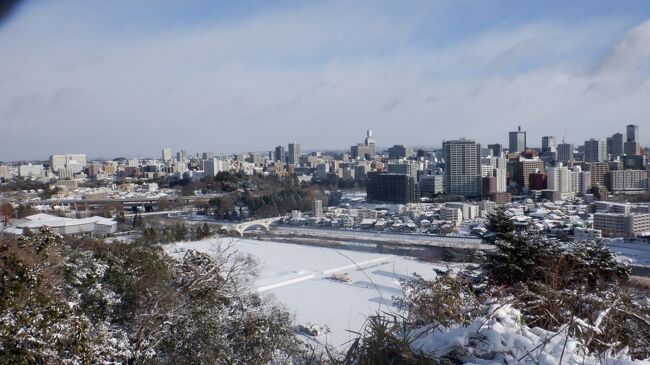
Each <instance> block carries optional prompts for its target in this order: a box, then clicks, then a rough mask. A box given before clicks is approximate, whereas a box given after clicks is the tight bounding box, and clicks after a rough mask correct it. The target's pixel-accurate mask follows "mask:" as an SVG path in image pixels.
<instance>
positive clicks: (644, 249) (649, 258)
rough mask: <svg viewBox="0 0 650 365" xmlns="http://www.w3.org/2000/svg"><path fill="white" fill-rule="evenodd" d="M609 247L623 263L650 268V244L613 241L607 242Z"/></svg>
mask: <svg viewBox="0 0 650 365" xmlns="http://www.w3.org/2000/svg"><path fill="white" fill-rule="evenodd" d="M607 246H608V247H609V249H610V250H612V251H614V252H615V253H616V254H617V255H618V256H619V257H620V258H621V259H623V261H627V262H629V263H631V264H634V265H641V266H650V244H648V243H647V242H643V241H633V242H624V241H617V240H612V241H609V242H607Z"/></svg>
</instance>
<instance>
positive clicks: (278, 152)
mask: <svg viewBox="0 0 650 365" xmlns="http://www.w3.org/2000/svg"><path fill="white" fill-rule="evenodd" d="M275 161H281V162H283V163H286V162H287V153H286V151H285V150H284V146H275Z"/></svg>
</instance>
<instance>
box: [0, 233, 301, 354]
mask: <svg viewBox="0 0 650 365" xmlns="http://www.w3.org/2000/svg"><path fill="white" fill-rule="evenodd" d="M254 268H255V263H254V262H253V261H252V260H251V259H250V258H249V257H245V256H238V255H235V254H234V253H232V252H230V253H227V252H224V253H223V254H222V255H218V256H217V257H216V258H213V257H210V256H207V255H205V254H201V253H197V252H188V253H187V255H185V257H183V259H182V260H173V259H171V258H169V257H168V256H166V255H165V254H163V252H162V250H161V249H160V248H159V247H156V246H146V245H123V244H111V245H106V244H103V243H100V242H96V241H92V240H74V239H72V240H70V239H67V240H64V239H63V237H61V236H59V235H58V234H55V233H52V232H51V231H49V230H48V229H43V230H42V231H40V232H38V233H36V234H34V235H32V236H28V237H21V238H20V239H18V240H14V239H2V241H1V242H0V270H1V271H2V277H1V282H0V318H1V320H0V363H2V364H62V363H68V364H97V363H116V364H117V363H129V364H198V363H213V364H217V363H219V364H265V363H269V362H278V363H283V362H285V360H286V359H289V358H291V356H293V355H294V354H295V353H296V352H297V350H298V342H297V341H296V339H295V338H294V335H293V330H292V328H291V322H292V320H291V316H290V315H289V314H288V312H287V311H285V310H284V309H283V308H281V307H278V306H276V305H274V304H272V303H265V302H264V301H262V300H261V299H260V297H258V296H257V295H256V294H255V293H254V291H252V290H251V286H250V278H251V274H250V273H252V272H254Z"/></svg>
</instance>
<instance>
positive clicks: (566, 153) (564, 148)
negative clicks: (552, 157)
mask: <svg viewBox="0 0 650 365" xmlns="http://www.w3.org/2000/svg"><path fill="white" fill-rule="evenodd" d="M557 160H558V161H560V162H562V163H568V162H573V144H571V143H560V144H559V145H557Z"/></svg>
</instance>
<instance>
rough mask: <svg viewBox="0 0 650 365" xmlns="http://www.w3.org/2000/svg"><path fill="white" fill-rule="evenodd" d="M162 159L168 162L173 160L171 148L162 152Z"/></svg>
mask: <svg viewBox="0 0 650 365" xmlns="http://www.w3.org/2000/svg"><path fill="white" fill-rule="evenodd" d="M162 159H163V161H165V162H167V161H170V160H171V159H172V150H171V148H163V150H162Z"/></svg>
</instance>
